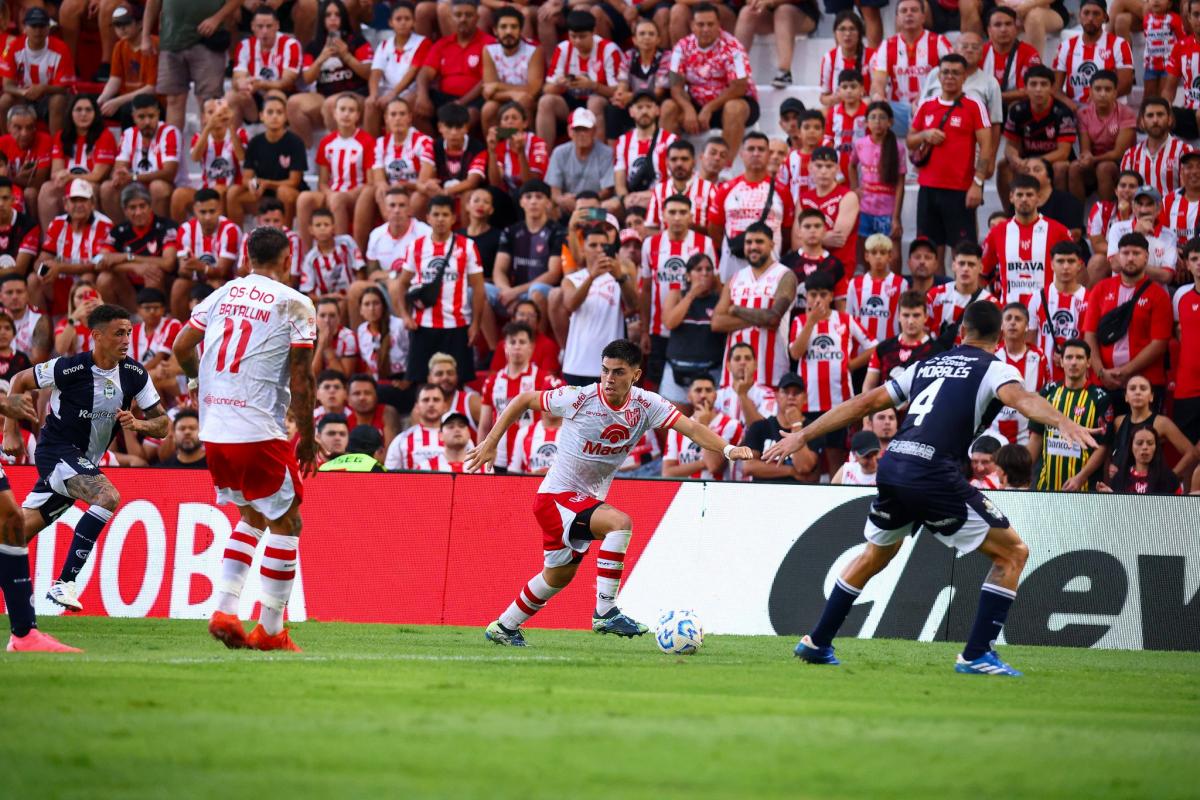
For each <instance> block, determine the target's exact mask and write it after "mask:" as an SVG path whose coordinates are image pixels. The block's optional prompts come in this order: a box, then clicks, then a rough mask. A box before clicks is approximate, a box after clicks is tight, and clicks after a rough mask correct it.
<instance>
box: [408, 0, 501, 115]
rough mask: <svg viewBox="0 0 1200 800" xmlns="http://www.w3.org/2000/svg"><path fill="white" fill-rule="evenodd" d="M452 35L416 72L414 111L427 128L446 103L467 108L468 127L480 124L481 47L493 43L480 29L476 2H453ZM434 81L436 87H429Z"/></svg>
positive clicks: (431, 51)
mask: <svg viewBox="0 0 1200 800" xmlns="http://www.w3.org/2000/svg"><path fill="white" fill-rule="evenodd" d="M452 13H453V15H454V35H453V36H443V37H442V38H441V39H438V40H437V42H436V43H435V44H434V45H433V47H431V48H429V55H427V56H426V57H425V64H424V65H423V66H422V67H421V71H420V72H419V73H417V103H416V108H415V109H413V112H414V114H415V115H416V116H418V117H420V118H423V119H424V120H425V121H426V122H428V123H429V124H430V125H432V124H433V118H434V116H435V115H436V113H437V109H439V108H441V107H442V106H444V105H446V104H447V103H458V104H460V105H463V106H466V107H467V109H468V110H469V111H470V112H471V127H472V128H474V127H476V126H478V125H479V112H480V110H481V109H482V108H483V48H484V47H486V46H487V45H489V44H492V43H493V42H495V41H496V40H495V39H494V38H492V36H491V35H490V34H487V33H484V32H483V31H481V30H479V2H478V0H453V11H452ZM435 81H436V82H437V88H436V89H435V88H432V84H433V83H434V82H435Z"/></svg>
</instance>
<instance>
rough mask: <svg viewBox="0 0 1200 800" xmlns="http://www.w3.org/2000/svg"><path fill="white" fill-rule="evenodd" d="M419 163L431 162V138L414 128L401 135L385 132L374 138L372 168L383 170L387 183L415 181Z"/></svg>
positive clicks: (419, 166)
mask: <svg viewBox="0 0 1200 800" xmlns="http://www.w3.org/2000/svg"><path fill="white" fill-rule="evenodd" d="M421 164H433V139H432V137H429V136H426V135H425V134H423V133H421V132H420V131H419V130H417V129H416V128H409V129H408V132H407V133H405V134H404V135H403V136H401V137H397V136H396V134H394V133H385V134H384V135H383V136H380V137H379V138H378V139H376V140H375V160H374V168H375V169H381V170H383V171H384V174H385V175H386V176H387V182H388V183H389V184H393V183H401V182H410V181H415V180H416V179H417V177H418V176H419V175H420V174H421Z"/></svg>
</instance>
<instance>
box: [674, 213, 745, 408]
mask: <svg viewBox="0 0 1200 800" xmlns="http://www.w3.org/2000/svg"><path fill="white" fill-rule="evenodd" d="M660 235H661V234H660ZM651 241H653V240H651ZM684 269H685V270H686V272H685V276H686V277H685V278H684V279H683V280H682V281H681V282H680V283H677V284H671V285H669V288H668V289H666V290H665V292H664V295H663V298H662V310H661V311H660V312H659V313H660V315H661V317H662V325H663V328H664V333H669V335H668V336H664V337H662V338H663V339H664V342H665V345H666V347H665V353H664V356H665V362H666V363H665V366H664V368H663V370H662V380H661V383H660V388H659V394H661V395H662V396H663V397H665V398H667V399H668V400H670V401H671V402H673V403H676V404H679V405H681V406H682V405H683V404H685V403H689V402H692V398H691V396H690V392H689V389H688V386H689V385H692V384H693V381H694V380H695V379H696V378H697V377H698V376H701V377H704V378H706V379H711V380H712V382H713V386H714V392H715V387H716V385H717V381H719V380H720V378H721V362H722V351H723V350H724V349H725V335H724V334H722V333H719V332H717V331H714V330H713V329H712V323H711V320H712V314H713V310H714V309H715V308H716V306H717V302H718V301H719V300H720V297H721V292H720V283H719V282H718V281H717V268H716V266H715V265H714V264H713V256H712V251H711V248H710V249H709V252H707V253H704V252H699V253H695V254H693V255H692V256H691V257H689V258H688V259H687V262H686V264H685V267H684ZM751 384H752V382H751ZM747 388H749V387H747ZM715 399H716V395H715V393H714V395H713V400H714V401H715Z"/></svg>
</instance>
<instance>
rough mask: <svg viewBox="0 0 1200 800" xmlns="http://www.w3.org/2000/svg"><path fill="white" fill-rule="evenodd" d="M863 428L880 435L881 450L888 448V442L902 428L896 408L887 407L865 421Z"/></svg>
mask: <svg viewBox="0 0 1200 800" xmlns="http://www.w3.org/2000/svg"><path fill="white" fill-rule="evenodd" d="M863 429H864V430H869V431H871V433H873V434H875V435H876V436H877V437H879V450H880V452H883V451H885V450H887V448H888V444H889V443H890V442H891V441H892V439H893V438H894V437H895V436H896V431H898V430H899V429H900V424H899V422H898V421H897V419H896V409H894V408H885V409H884V410H882V411H876V412H875V413H874V414H872V415H871V416H869V417H867V418H866V419H865V420H864V421H863Z"/></svg>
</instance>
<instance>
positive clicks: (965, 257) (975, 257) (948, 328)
mask: <svg viewBox="0 0 1200 800" xmlns="http://www.w3.org/2000/svg"><path fill="white" fill-rule="evenodd" d="M953 266H954V282H953V283H943V284H941V285H940V286H935V287H934V288H933V289H931V290H930V292H929V294H928V295H926V298H925V307H926V310H927V311H928V313H929V320H928V323H927V324H928V326H929V332H930V333H932V334H933V335H934V336H935V337H936V338H937V339H939V340H940V343H941V344H942V346H943V347H944V348H945V349H949V348H950V347H953V346H954V345H956V344H961V343H962V330H961V325H962V316H963V312H964V311H966V308H967V306H969V305H970V304H971V303H974V302H975V301H976V300H991V301H992V302H993V303H995V304H996V305H997V306H999V305H1000V301H999V300H998V299H997V298H996V297H995V296H994V295H993V294H992V293H991V292H990V291H988V288H987V286H986V285H985V284H984V282H983V279H982V278H981V277H980V273H981V272H982V270H983V248H982V247H980V246H979V245H977V244H975V243H974V242H960V243H959V245H958V247H956V248H954V262H953Z"/></svg>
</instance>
